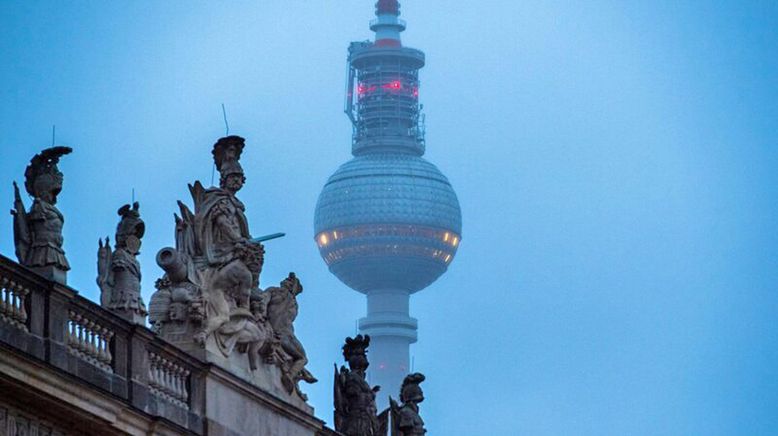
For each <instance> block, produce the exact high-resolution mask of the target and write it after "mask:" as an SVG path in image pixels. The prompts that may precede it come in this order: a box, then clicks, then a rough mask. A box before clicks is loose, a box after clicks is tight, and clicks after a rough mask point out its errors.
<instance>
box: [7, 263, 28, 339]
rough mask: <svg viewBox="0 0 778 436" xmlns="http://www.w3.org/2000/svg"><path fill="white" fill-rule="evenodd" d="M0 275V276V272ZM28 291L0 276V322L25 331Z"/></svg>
mask: <svg viewBox="0 0 778 436" xmlns="http://www.w3.org/2000/svg"><path fill="white" fill-rule="evenodd" d="M0 274H2V273H1V272H0ZM29 293H30V291H29V290H28V289H27V288H25V287H23V286H21V285H20V284H18V283H16V282H15V281H13V280H12V279H10V278H8V277H6V276H3V275H0V321H3V322H5V323H7V324H10V325H12V326H14V327H16V328H17V329H20V330H23V331H25V332H26V331H27V309H26V307H25V306H26V304H25V299H26V297H27V294H29Z"/></svg>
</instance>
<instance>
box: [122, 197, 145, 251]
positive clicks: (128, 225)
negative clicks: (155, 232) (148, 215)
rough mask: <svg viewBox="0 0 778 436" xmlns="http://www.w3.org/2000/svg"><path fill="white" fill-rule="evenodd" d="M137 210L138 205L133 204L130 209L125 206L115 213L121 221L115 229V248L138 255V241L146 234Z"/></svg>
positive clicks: (127, 205)
mask: <svg viewBox="0 0 778 436" xmlns="http://www.w3.org/2000/svg"><path fill="white" fill-rule="evenodd" d="M139 209H140V204H138V202H135V203H133V205H132V208H130V205H129V204H125V205H124V206H122V207H121V208H120V209H119V211H118V212H117V213H118V214H119V216H120V217H122V219H121V221H119V225H118V226H117V227H116V247H117V248H128V249H130V251H131V252H132V253H133V254H138V253H137V252H138V250H139V249H140V240H141V238H143V235H144V234H145V233H146V224H144V223H143V220H142V219H141V218H140V210H139Z"/></svg>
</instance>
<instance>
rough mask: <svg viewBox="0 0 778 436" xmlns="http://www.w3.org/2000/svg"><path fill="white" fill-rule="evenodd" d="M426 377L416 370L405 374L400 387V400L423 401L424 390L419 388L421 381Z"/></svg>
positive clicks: (404, 401)
mask: <svg viewBox="0 0 778 436" xmlns="http://www.w3.org/2000/svg"><path fill="white" fill-rule="evenodd" d="M425 379H426V377H424V374H420V373H418V372H416V373H413V374H409V375H407V376H405V379H404V380H403V385H402V387H401V388H400V400H402V402H403V403H406V404H407V403H415V404H418V403H421V402H422V401H424V392H423V391H422V390H421V386H420V385H421V382H423V381H424V380H425Z"/></svg>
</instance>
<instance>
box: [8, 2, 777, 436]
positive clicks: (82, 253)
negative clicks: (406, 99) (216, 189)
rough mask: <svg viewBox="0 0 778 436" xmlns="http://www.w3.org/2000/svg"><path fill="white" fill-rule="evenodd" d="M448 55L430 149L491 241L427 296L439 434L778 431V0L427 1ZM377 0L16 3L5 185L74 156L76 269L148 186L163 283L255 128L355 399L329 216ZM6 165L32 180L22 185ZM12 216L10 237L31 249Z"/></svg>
mask: <svg viewBox="0 0 778 436" xmlns="http://www.w3.org/2000/svg"><path fill="white" fill-rule="evenodd" d="M402 3H403V9H402V10H403V18H404V19H406V20H407V21H408V30H407V32H405V33H404V35H403V37H404V42H405V43H406V45H409V46H412V47H416V48H420V49H422V50H424V51H425V52H426V53H427V61H428V62H427V67H425V68H424V69H423V70H422V72H421V79H422V88H421V95H420V98H421V100H422V102H423V103H424V105H425V111H426V113H427V132H428V135H427V150H428V151H427V155H426V157H427V158H428V159H429V160H430V161H432V162H433V163H435V164H436V165H437V166H438V167H439V168H440V169H441V170H442V171H443V172H444V173H445V174H446V175H447V176H448V177H449V179H450V180H451V182H452V184H453V186H454V188H455V189H456V190H457V193H458V195H459V199H460V202H461V205H462V210H463V222H464V228H463V240H462V245H461V248H460V250H459V253H458V255H457V257H456V259H455V260H454V262H453V263H452V265H451V267H450V269H449V272H448V273H447V274H445V275H444V276H443V277H442V278H441V279H440V280H438V282H436V283H435V284H434V285H433V286H431V287H430V288H429V289H427V290H425V291H423V292H421V293H419V294H417V295H415V296H414V297H413V298H412V302H411V312H412V316H415V317H417V318H418V319H419V325H420V326H419V342H418V343H417V344H416V345H414V346H413V348H412V355H413V356H414V365H415V370H417V371H422V372H424V373H426V374H427V376H428V381H427V382H425V384H424V387H425V392H426V394H427V398H428V400H427V401H426V402H425V403H423V405H422V412H423V416H424V417H425V420H426V421H427V423H428V425H427V427H428V429H429V432H430V434H433V435H446V436H457V435H474V434H478V435H513V434H531V435H546V434H548V435H560V434H576V435H579V434H580V435H603V434H614V435H617V434H618V435H623V434H630V435H633V434H634V435H640V434H645V435H658V434H662V435H689V434H706V435H717V434H721V435H733V434H744V435H759V434H775V433H774V432H775V429H776V428H778V412H776V411H778V317H777V315H776V314H778V228H777V227H778V225H776V224H777V221H778V220H777V219H776V216H778V133H777V132H778V4H776V3H775V2H771V1H744V2H725V1H699V2H671V1H652V2H639V1H618V2H616V1H594V0H593V1H587V2H560V1H546V2H517V1H502V0H495V1H491V2H444V1H438V0H426V1H423V2H421V1H418V0H406V1H404V2H402ZM372 4H373V2H372V1H367V0H362V1H356V0H341V1H338V2H332V1H322V0H305V1H303V0H288V1H283V2H282V1H275V0H268V1H264V2H261V3H260V2H249V1H245V2H219V3H216V2H183V1H166V2H153V1H140V2H128V1H125V2H118V1H116V2H103V1H101V2H98V1H92V2H86V1H85V2H77V3H76V2H67V3H66V2H55V1H48V2H43V1H24V2H22V1H17V2H13V1H6V2H2V3H0V203H4V204H6V206H7V207H8V208H10V207H11V204H12V200H13V196H12V189H11V181H12V180H18V181H21V180H22V178H23V173H24V167H25V166H26V164H27V162H28V161H29V159H30V157H32V155H33V154H35V153H36V152H38V151H39V150H40V149H42V148H44V147H47V146H49V145H50V142H51V125H52V124H56V125H57V142H58V143H61V144H64V145H69V146H72V147H73V148H74V149H75V151H74V153H73V154H72V155H69V156H66V157H65V158H63V161H62V164H61V166H60V168H61V169H62V170H63V171H64V173H65V189H64V191H63V193H62V194H61V196H60V203H59V207H60V209H61V210H62V211H63V212H64V214H65V216H66V224H65V248H66V250H67V253H68V258H69V260H70V262H71V264H72V266H73V271H71V274H70V277H69V282H70V284H71V285H72V286H73V287H75V288H76V289H78V290H79V291H80V292H81V293H82V294H83V295H85V296H87V297H88V298H92V299H96V298H97V295H98V291H97V287H96V285H95V282H94V278H95V274H96V271H95V270H96V258H95V256H96V251H97V239H98V237H100V236H105V235H109V234H111V235H112V234H113V232H114V229H115V226H116V222H117V215H116V210H117V209H118V207H119V206H121V205H122V204H124V203H126V202H128V201H129V200H130V197H131V190H132V189H133V188H134V189H135V192H136V198H137V199H138V200H139V201H140V203H141V212H142V214H143V218H144V220H145V221H146V224H147V236H146V237H145V239H144V241H143V242H144V249H145V250H144V251H143V253H142V255H141V262H142V265H143V271H144V280H143V294H144V297H145V299H146V301H148V297H149V296H150V294H151V293H152V291H153V282H154V280H155V279H156V278H157V277H158V276H159V275H160V274H161V271H160V270H159V269H158V268H157V266H156V265H155V263H154V255H155V253H156V251H157V250H158V249H159V248H161V247H163V246H167V245H171V244H172V243H173V220H172V215H173V212H175V211H176V205H175V200H177V199H183V200H187V201H188V192H187V189H186V184H187V183H189V182H192V181H194V180H196V179H199V180H202V181H203V182H206V183H207V182H209V181H210V177H211V166H212V164H211V155H210V150H211V146H212V144H213V143H214V141H215V140H216V139H217V138H218V137H219V136H222V135H223V134H224V125H223V121H222V114H221V103H225V105H226V107H227V112H228V117H229V121H230V127H231V133H234V134H240V135H242V136H244V137H246V138H247V148H246V151H245V153H244V159H243V162H244V168H246V169H247V172H248V183H247V185H246V187H245V188H244V190H243V191H241V193H240V196H241V198H242V199H243V200H244V202H245V203H246V204H247V206H248V216H249V219H250V224H251V227H252V233H254V234H257V235H260V234H267V233H272V232H276V231H284V232H286V233H287V237H285V238H284V239H281V240H276V241H272V242H269V243H268V244H267V247H266V248H267V255H266V264H265V270H264V272H263V278H262V281H263V283H262V284H263V285H264V286H268V285H271V284H275V283H277V282H278V281H280V280H281V279H282V278H284V277H285V276H286V274H287V272H288V271H291V270H294V271H297V273H298V274H299V276H300V277H301V278H302V280H303V283H304V284H305V293H304V294H303V295H302V296H301V299H300V302H301V315H300V318H299V319H298V322H297V330H298V336H300V338H301V340H302V341H303V343H304V344H305V346H306V348H307V350H308V353H309V358H310V359H311V366H310V367H311V369H312V371H313V372H314V373H315V374H316V375H317V376H319V378H320V379H321V382H320V383H319V384H317V385H315V386H313V387H308V388H307V389H306V390H307V391H308V392H309V394H310V397H311V403H312V404H313V405H314V407H315V408H316V413H317V415H318V416H319V417H321V418H323V419H325V420H328V421H330V420H331V380H330V377H331V376H330V374H331V368H332V363H333V362H335V361H338V362H339V361H340V360H339V358H340V353H339V350H340V346H341V344H342V340H343V338H344V337H345V336H346V335H351V334H353V333H354V328H355V326H354V323H355V320H356V319H357V318H359V317H361V316H363V314H364V311H365V307H364V306H365V302H364V297H363V296H361V295H359V294H357V293H355V292H353V291H350V290H348V289H347V288H346V287H345V286H344V285H342V284H341V283H339V282H338V281H337V280H336V279H335V278H334V277H333V276H331V275H330V274H329V273H328V271H327V269H326V266H325V264H324V262H323V261H322V260H321V258H320V257H319V255H318V252H317V250H316V246H315V244H314V241H313V230H312V222H313V210H314V207H315V204H316V199H317V196H318V193H319V191H320V189H321V186H322V185H323V184H324V182H325V180H326V179H327V177H328V176H329V175H330V174H331V173H332V172H334V171H335V169H336V168H337V167H338V165H340V164H341V163H343V162H345V161H346V160H347V159H348V158H349V157H350V154H349V153H350V133H351V129H350V125H349V121H348V119H347V118H346V116H345V115H343V114H342V112H341V109H342V104H343V89H344V83H345V72H346V60H345V59H346V48H347V46H348V43H349V42H350V41H354V40H363V39H368V38H369V37H371V32H370V31H369V29H368V26H367V23H368V20H370V19H371V18H372V11H373V8H372ZM3 187H5V188H3ZM11 229H12V227H11V217H10V215H8V214H7V213H4V214H0V253H2V254H4V255H5V256H8V257H13V242H12V239H11V235H12V230H11Z"/></svg>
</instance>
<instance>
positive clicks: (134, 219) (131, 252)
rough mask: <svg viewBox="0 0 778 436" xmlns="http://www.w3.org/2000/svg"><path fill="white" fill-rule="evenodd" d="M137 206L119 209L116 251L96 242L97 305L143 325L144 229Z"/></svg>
mask: <svg viewBox="0 0 778 436" xmlns="http://www.w3.org/2000/svg"><path fill="white" fill-rule="evenodd" d="M139 209H140V205H139V204H138V203H137V202H135V203H133V205H132V207H130V205H129V204H125V205H124V206H122V207H121V208H120V209H119V211H118V214H119V216H120V217H121V220H120V221H119V225H118V226H117V227H116V238H115V244H116V246H115V248H114V249H113V250H111V243H110V240H109V239H108V238H107V237H106V238H105V242H103V241H102V240H100V241H98V245H99V248H98V250H97V285H98V286H99V287H100V304H101V305H102V306H103V307H105V308H106V309H108V310H110V311H112V312H114V313H116V314H118V315H119V316H121V317H123V318H125V319H127V320H129V321H130V322H133V323H135V324H140V325H145V324H146V314H147V312H146V305H145V304H143V299H142V298H141V295H140V281H141V273H140V263H139V262H138V259H137V255H138V254H139V253H140V245H141V238H143V235H144V233H145V232H146V226H145V224H144V223H143V220H142V219H141V218H140V210H139Z"/></svg>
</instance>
